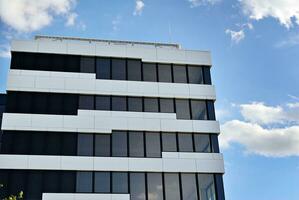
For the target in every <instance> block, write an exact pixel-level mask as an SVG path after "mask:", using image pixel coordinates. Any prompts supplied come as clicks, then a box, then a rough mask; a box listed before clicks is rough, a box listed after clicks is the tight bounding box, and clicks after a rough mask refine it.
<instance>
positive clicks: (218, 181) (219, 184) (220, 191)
mask: <svg viewBox="0 0 299 200" xmlns="http://www.w3.org/2000/svg"><path fill="white" fill-rule="evenodd" d="M215 185H216V192H217V200H225V196H224V187H223V178H222V174H215Z"/></svg>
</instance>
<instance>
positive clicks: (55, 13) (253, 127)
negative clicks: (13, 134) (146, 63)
mask: <svg viewBox="0 0 299 200" xmlns="http://www.w3.org/2000/svg"><path fill="white" fill-rule="evenodd" d="M28 8H30V9H28ZM0 18H1V22H0V31H1V32H0V34H1V37H0V56H1V57H0V91H1V92H4V91H5V87H6V86H5V85H6V74H7V70H8V66H9V42H10V40H11V39H12V38H19V39H20V38H28V39H32V37H33V36H34V35H38V34H42V35H61V36H77V37H90V38H100V39H118V40H137V41H151V42H173V43H179V44H181V45H182V47H183V48H185V49H198V50H210V51H211V53H212V59H213V68H212V79H213V84H215V85H216V90H217V102H216V109H217V118H218V120H220V123H221V130H222V135H221V136H220V144H221V149H222V152H223V153H224V157H225V167H226V174H225V176H224V181H225V191H226V198H227V200H282V199H283V200H298V199H299V190H298V185H299V159H298V156H299V114H298V113H299V88H298V86H299V78H298V75H299V59H298V57H299V3H298V1H297V0H240V1H238V0H143V1H141V0H137V1H135V0H118V1H117V0H110V1H107V0H85V1H74V0H61V1H58V2H55V1H50V0H43V1H38V0H31V1H29V0H23V1H17V0H0Z"/></svg>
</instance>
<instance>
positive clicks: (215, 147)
mask: <svg viewBox="0 0 299 200" xmlns="http://www.w3.org/2000/svg"><path fill="white" fill-rule="evenodd" d="M211 143H212V152H214V153H219V144H218V135H216V134H211Z"/></svg>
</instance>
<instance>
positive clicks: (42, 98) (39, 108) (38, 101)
mask: <svg viewBox="0 0 299 200" xmlns="http://www.w3.org/2000/svg"><path fill="white" fill-rule="evenodd" d="M47 109H48V95H47V94H46V93H33V95H32V113H37V114H47Z"/></svg>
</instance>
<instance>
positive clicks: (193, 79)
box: [187, 66, 204, 84]
mask: <svg viewBox="0 0 299 200" xmlns="http://www.w3.org/2000/svg"><path fill="white" fill-rule="evenodd" d="M187 68H188V76H189V83H192V84H203V83H204V80H203V72H202V67H200V66H188V67H187Z"/></svg>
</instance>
